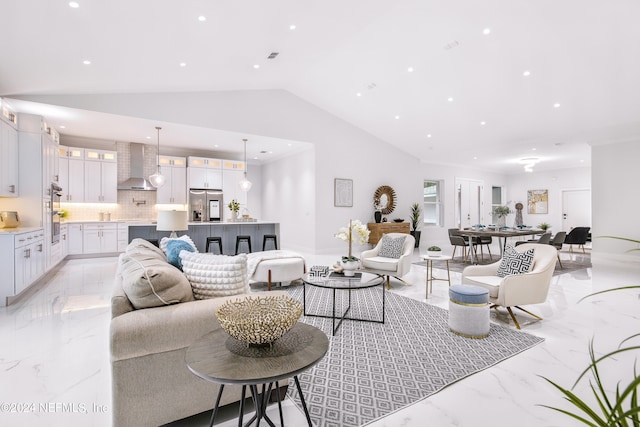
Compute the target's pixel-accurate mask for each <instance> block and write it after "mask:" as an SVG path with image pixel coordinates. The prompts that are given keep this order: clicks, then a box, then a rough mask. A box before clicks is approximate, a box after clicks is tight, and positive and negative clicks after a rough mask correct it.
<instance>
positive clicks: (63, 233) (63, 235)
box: [60, 224, 69, 260]
mask: <svg viewBox="0 0 640 427" xmlns="http://www.w3.org/2000/svg"><path fill="white" fill-rule="evenodd" d="M60 249H61V255H60V260H63V259H65V258H66V257H67V255H69V226H68V225H67V224H60Z"/></svg>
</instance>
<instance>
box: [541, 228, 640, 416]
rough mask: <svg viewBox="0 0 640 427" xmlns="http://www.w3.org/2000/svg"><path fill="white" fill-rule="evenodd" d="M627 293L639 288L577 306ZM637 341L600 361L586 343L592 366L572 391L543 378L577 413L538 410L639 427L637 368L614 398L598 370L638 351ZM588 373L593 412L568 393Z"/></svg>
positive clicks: (627, 340)
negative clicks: (616, 358) (619, 357)
mask: <svg viewBox="0 0 640 427" xmlns="http://www.w3.org/2000/svg"><path fill="white" fill-rule="evenodd" d="M602 237H606V238H610V239H617V240H623V241H627V242H632V243H636V244H638V245H640V240H635V239H628V238H624V237H615V236H602ZM638 250H640V247H637V248H632V249H629V250H627V252H633V251H638ZM628 289H640V285H633V286H623V287H618V288H613V289H606V290H604V291H600V292H595V293H592V294H589V295H587V296H585V297H584V298H582V299H580V300H579V301H578V302H581V301H583V300H585V299H587V298H591V297H593V296H595V295H601V294H604V293H608V292H615V291H621V290H628ZM638 337H640V333H636V334H633V335H631V336H629V337H627V338H625V339H624V340H623V341H622V342H621V343H620V344H619V346H618V348H617V349H615V350H613V351H610V352H608V353H606V354H604V355H603V356H600V357H596V352H595V351H594V346H593V340H591V342H590V343H589V359H590V361H591V363H590V364H589V366H587V368H586V369H585V370H584V371H582V373H581V374H580V376H579V377H578V379H577V380H576V381H575V383H574V384H573V386H572V387H571V389H567V388H564V387H562V386H560V385H558V384H557V383H555V382H554V381H552V380H550V379H548V378H546V377H542V378H544V379H545V380H546V381H547V382H549V383H550V384H551V385H552V386H554V387H555V388H556V389H557V390H558V391H560V392H561V393H562V394H563V395H564V399H565V400H567V401H568V402H569V403H571V404H572V405H573V406H574V407H575V408H576V409H577V410H578V411H577V412H571V411H569V410H565V409H561V408H556V407H553V406H548V405H541V406H543V407H545V408H549V409H552V410H554V411H558V412H560V413H562V414H565V415H567V416H569V417H571V418H573V419H575V420H578V421H580V422H581V423H583V424H585V425H588V426H591V427H639V426H640V407H639V406H638V388H639V387H640V376H638V371H637V369H636V367H635V366H634V369H633V376H632V378H631V381H630V382H629V383H628V384H627V385H626V386H621V385H620V382H618V384H617V385H616V388H615V394H614V393H613V392H607V387H606V386H605V384H604V382H603V379H602V377H601V376H600V370H601V369H602V368H603V367H602V366H601V364H602V363H603V362H605V361H608V360H615V356H616V355H619V354H621V353H625V352H629V351H636V352H637V351H640V345H632V344H630V341H631V340H633V339H636V338H638ZM589 373H590V374H591V378H590V380H589V384H590V387H591V392H592V398H595V401H596V402H597V407H594V408H592V407H591V406H590V405H589V403H588V402H587V401H586V400H585V399H583V398H581V397H579V396H578V395H576V394H575V393H574V392H573V391H571V390H572V389H574V388H575V387H576V386H577V385H578V383H579V382H580V381H581V380H582V379H583V378H585V377H586V376H587V374H589Z"/></svg>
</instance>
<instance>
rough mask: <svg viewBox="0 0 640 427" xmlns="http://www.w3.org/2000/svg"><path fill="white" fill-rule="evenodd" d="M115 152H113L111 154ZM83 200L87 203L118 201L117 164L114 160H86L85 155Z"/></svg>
mask: <svg viewBox="0 0 640 427" xmlns="http://www.w3.org/2000/svg"><path fill="white" fill-rule="evenodd" d="M94 151H95V150H94ZM115 154H116V153H115V152H114V153H113V155H114V156H115ZM84 201H85V202H87V203H117V202H118V164H117V163H116V162H112V161H102V160H87V157H86V156H85V161H84Z"/></svg>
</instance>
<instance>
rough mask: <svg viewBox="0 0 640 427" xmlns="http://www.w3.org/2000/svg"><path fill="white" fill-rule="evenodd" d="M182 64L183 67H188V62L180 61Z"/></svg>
mask: <svg viewBox="0 0 640 427" xmlns="http://www.w3.org/2000/svg"><path fill="white" fill-rule="evenodd" d="M180 66H181V67H186V66H187V63H186V62H181V63H180ZM196 68H197V67H196Z"/></svg>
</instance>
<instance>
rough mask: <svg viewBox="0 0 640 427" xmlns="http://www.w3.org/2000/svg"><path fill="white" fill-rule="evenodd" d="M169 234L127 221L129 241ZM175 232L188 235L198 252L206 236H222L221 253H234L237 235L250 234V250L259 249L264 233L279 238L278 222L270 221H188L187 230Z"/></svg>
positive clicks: (203, 244)
mask: <svg viewBox="0 0 640 427" xmlns="http://www.w3.org/2000/svg"><path fill="white" fill-rule="evenodd" d="M169 234H171V232H169V231H157V230H156V225H155V224H152V223H129V242H131V241H132V240H133V239H135V238H141V239H145V240H157V241H158V242H159V241H160V240H161V239H162V238H163V237H169ZM176 234H177V235H178V236H182V235H184V234H186V235H188V236H189V237H190V238H191V240H193V242H194V243H195V244H196V247H197V248H198V251H200V252H204V251H205V247H206V244H207V237H215V236H218V237H222V251H223V253H224V254H225V255H235V251H236V237H237V236H251V248H252V250H253V251H254V252H257V251H261V250H262V238H263V236H264V235H265V234H275V235H276V236H278V240H280V224H279V223H277V222H272V221H253V222H248V221H246V222H245V221H241V222H190V223H189V230H187V231H176Z"/></svg>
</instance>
